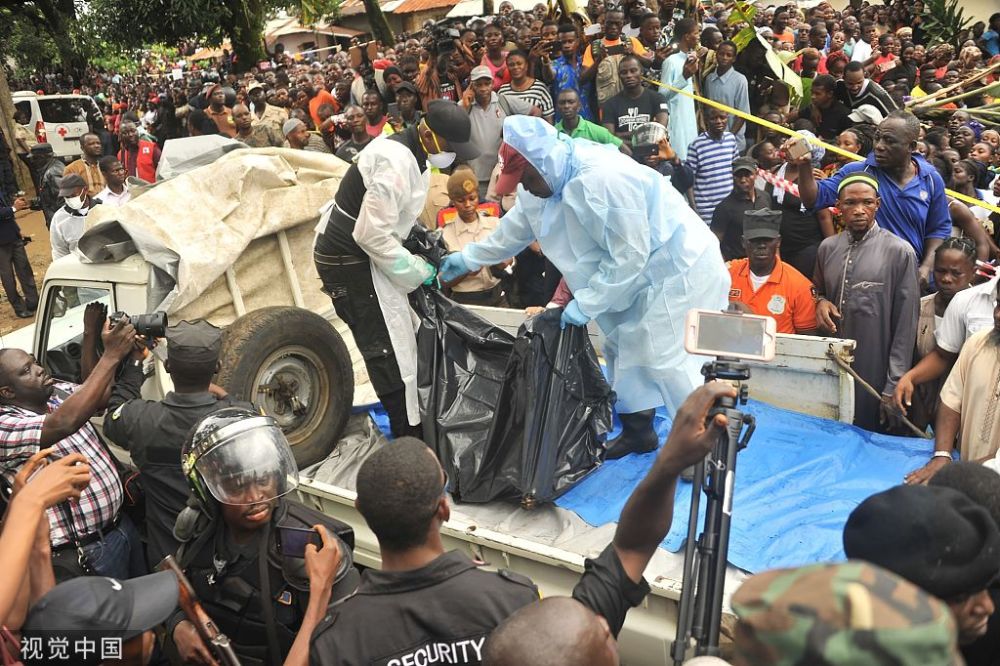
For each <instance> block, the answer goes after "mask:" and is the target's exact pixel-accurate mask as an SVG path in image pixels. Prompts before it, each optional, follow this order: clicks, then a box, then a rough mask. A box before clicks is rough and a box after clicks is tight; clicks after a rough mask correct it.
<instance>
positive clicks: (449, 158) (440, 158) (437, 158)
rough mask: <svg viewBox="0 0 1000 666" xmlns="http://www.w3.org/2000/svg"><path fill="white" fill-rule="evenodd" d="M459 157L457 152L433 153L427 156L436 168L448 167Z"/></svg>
mask: <svg viewBox="0 0 1000 666" xmlns="http://www.w3.org/2000/svg"><path fill="white" fill-rule="evenodd" d="M456 157H458V155H456V154H455V153H434V154H433V155H428V156H427V161H428V162H430V163H431V166H432V167H434V168H435V169H447V168H448V167H450V166H451V165H452V163H454V161H455V158H456Z"/></svg>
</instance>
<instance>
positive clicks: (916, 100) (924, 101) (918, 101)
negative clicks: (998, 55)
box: [906, 62, 1000, 106]
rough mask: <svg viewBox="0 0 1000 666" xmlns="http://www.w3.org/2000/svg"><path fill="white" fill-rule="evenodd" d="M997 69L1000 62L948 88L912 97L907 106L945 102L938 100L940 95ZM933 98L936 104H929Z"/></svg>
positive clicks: (999, 67)
mask: <svg viewBox="0 0 1000 666" xmlns="http://www.w3.org/2000/svg"><path fill="white" fill-rule="evenodd" d="M997 69H1000V62H998V63H994V64H992V65H990V66H989V67H987V68H986V69H984V70H981V71H980V72H978V73H977V74H973V75H972V76H970V77H969V78H967V79H965V80H964V81H959V82H958V83H955V84H953V85H950V86H948V87H947V88H942V89H941V90H938V91H937V92H936V93H931V94H930V95H925V96H924V97H915V98H913V99H911V100H910V101H909V102H907V103H906V106H935V105H937V104H944V103H946V102H943V101H938V98H939V97H942V96H944V95H947V94H948V93H950V92H951V91H952V90H957V89H959V88H961V87H962V86H965V85H968V84H970V83H972V82H974V81H978V80H979V79H981V78H983V77H984V76H986V75H987V74H989V73H991V72H993V71H996V70H997ZM932 100H934V104H927V102H929V101H932Z"/></svg>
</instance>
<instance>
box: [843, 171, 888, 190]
mask: <svg viewBox="0 0 1000 666" xmlns="http://www.w3.org/2000/svg"><path fill="white" fill-rule="evenodd" d="M852 183H864V184H865V185H870V186H871V187H872V189H873V190H875V192H876V194H877V193H878V181H877V180H875V179H874V178H872V177H871V176H869V175H868V174H866V173H852V174H851V175H850V176H848V177H847V178H844V180H842V181H840V185H838V186H837V194H840V193H841V192H843V191H844V188H845V187H847V186H848V185H850V184H852Z"/></svg>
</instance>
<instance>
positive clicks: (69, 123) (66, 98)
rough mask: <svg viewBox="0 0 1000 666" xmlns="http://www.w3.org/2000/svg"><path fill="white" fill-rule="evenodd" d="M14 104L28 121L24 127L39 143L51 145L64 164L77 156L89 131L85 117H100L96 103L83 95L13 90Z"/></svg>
mask: <svg viewBox="0 0 1000 666" xmlns="http://www.w3.org/2000/svg"><path fill="white" fill-rule="evenodd" d="M12 97H13V98H14V107H15V108H16V109H17V110H18V111H20V112H21V113H22V114H23V115H24V117H25V118H27V119H28V123H27V124H26V125H25V127H27V128H28V131H30V132H31V133H32V134H34V135H35V140H36V141H38V142H39V143H49V144H51V145H52V152H53V153H54V154H55V156H56V157H58V158H60V159H61V160H63V161H64V162H66V163H67V164H69V163H70V162H72V161H73V160H75V159H77V158H78V157H80V137H81V136H83V135H84V134H86V133H87V132H89V131H90V125H89V124H88V123H87V118H88V116H89V117H91V118H94V117H100V114H101V110H100V109H99V108H98V106H97V103H96V102H94V100H93V99H91V98H90V97H88V96H86V95H39V94H37V93H35V92H32V91H30V90H21V91H18V92H15V93H14V94H13V95H12Z"/></svg>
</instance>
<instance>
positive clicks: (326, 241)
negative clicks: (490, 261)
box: [313, 100, 479, 437]
mask: <svg viewBox="0 0 1000 666" xmlns="http://www.w3.org/2000/svg"><path fill="white" fill-rule="evenodd" d="M471 131H472V129H471V123H470V122H469V114H468V113H466V112H465V111H464V110H463V109H461V108H459V106H458V105H457V104H455V103H454V102H451V101H448V100H436V101H433V102H431V103H430V104H429V105H428V108H427V113H426V114H425V115H424V116H423V118H422V120H421V121H420V122H419V123H418V124H416V125H414V126H413V127H409V128H407V129H406V130H404V131H402V132H398V133H396V134H394V135H392V136H390V137H386V138H378V139H375V140H374V141H372V142H371V143H370V144H368V145H367V146H365V149H364V150H362V151H361V152H360V153H358V158H357V160H356V161H355V163H354V164H352V165H351V168H350V169H348V170H347V173H345V174H344V178H343V180H342V181H341V183H340V188H339V189H338V190H337V195H336V196H335V197H334V199H333V200H332V201H330V202H329V203H327V204H326V206H324V207H323V210H322V211H321V216H320V222H319V225H317V227H316V231H317V236H316V244H315V246H314V247H313V260H314V262H315V263H316V270H317V272H318V273H319V277H320V279H321V280H322V282H323V291H324V292H326V294H327V295H329V296H330V298H331V299H332V300H333V307H334V309H335V310H336V311H337V316H338V317H340V318H341V319H343V320H344V322H345V323H346V324H347V325H348V326H349V327H350V329H351V333H353V334H354V341H355V342H356V343H357V345H358V349H359V350H360V351H361V355H362V356H363V357H364V360H365V367H366V368H367V369H368V377H369V379H370V380H371V383H372V387H373V388H374V389H375V393H376V394H377V395H378V397H379V400H381V401H382V405H383V406H384V407H385V410H386V412H387V413H388V415H389V424H390V426H391V428H392V432H393V434H394V435H395V436H397V437H400V436H403V435H414V436H417V437H420V436H421V434H422V433H421V430H420V428H419V425H420V407H419V404H418V401H417V341H416V336H415V334H414V330H415V328H416V323H417V322H416V315H415V314H414V313H413V311H412V310H411V309H410V304H409V302H408V300H407V294H409V293H410V292H411V291H413V290H414V289H416V288H417V287H419V286H420V285H421V284H430V283H431V282H432V281H433V280H434V277H435V273H436V270H435V268H434V266H432V265H431V264H430V263H428V262H427V261H426V260H424V259H422V258H421V257H417V256H414V255H412V254H410V253H409V252H408V251H407V250H406V249H405V248H404V247H403V245H402V241H403V240H405V239H406V237H407V236H408V235H409V233H410V229H411V228H412V227H413V224H414V222H416V220H417V218H418V216H419V215H420V213H421V212H422V211H423V209H424V201H425V200H426V199H427V191H428V188H429V187H430V167H437V168H439V169H444V168H447V167H449V166H451V164H452V162H454V161H455V159H456V158H458V159H460V160H462V161H468V160H470V159H473V158H475V157H476V156H478V155H479V151H478V150H476V149H475V148H474V147H473V146H472V144H470V143H469V135H470V133H471Z"/></svg>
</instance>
